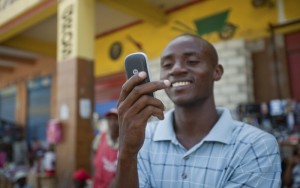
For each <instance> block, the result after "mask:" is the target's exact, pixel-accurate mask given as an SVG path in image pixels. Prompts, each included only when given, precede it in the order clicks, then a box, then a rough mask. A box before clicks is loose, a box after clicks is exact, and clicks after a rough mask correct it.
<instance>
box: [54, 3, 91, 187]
mask: <svg viewBox="0 0 300 188" xmlns="http://www.w3.org/2000/svg"><path fill="white" fill-rule="evenodd" d="M94 3H95V2H94V0H84V1H82V0H61V1H59V5H58V6H59V8H58V10H59V11H58V43H57V45H58V51H57V107H58V117H59V119H60V120H61V121H62V124H63V126H62V127H63V139H62V142H61V143H59V144H58V145H57V148H56V153H57V171H58V173H57V176H58V187H61V188H65V187H72V184H71V183H72V173H73V172H74V171H75V170H76V169H78V168H85V169H86V170H90V167H91V142H92V139H93V128H92V112H93V106H94V105H93V103H94V100H93V97H94V96H93V93H94V92H93V88H94V81H93V80H94V71H93V68H94V65H93V63H94V24H95V22H94V17H95V11H94V10H95V5H94Z"/></svg>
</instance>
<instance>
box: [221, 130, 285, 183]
mask: <svg viewBox="0 0 300 188" xmlns="http://www.w3.org/2000/svg"><path fill="white" fill-rule="evenodd" d="M223 187H226V188H229V187H230V188H235V187H256V188H280V187H281V160H280V154H279V148H278V144H277V141H276V139H275V138H274V137H273V136H271V135H269V134H262V135H261V136H259V137H257V138H256V139H255V140H254V141H253V142H252V143H251V145H250V147H249V150H248V151H247V152H246V154H245V156H244V157H243V159H242V160H241V163H240V164H239V165H238V166H237V167H236V169H234V170H233V173H232V175H231V176H230V178H229V180H228V181H227V182H226V185H224V186H223Z"/></svg>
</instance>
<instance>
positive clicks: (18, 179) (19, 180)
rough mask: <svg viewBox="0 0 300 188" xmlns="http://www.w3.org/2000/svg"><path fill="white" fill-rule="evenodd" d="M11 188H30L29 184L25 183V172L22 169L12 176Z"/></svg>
mask: <svg viewBox="0 0 300 188" xmlns="http://www.w3.org/2000/svg"><path fill="white" fill-rule="evenodd" d="M13 188H32V186H31V185H29V184H28V183H27V173H26V172H23V171H18V172H16V174H15V176H14V186H13Z"/></svg>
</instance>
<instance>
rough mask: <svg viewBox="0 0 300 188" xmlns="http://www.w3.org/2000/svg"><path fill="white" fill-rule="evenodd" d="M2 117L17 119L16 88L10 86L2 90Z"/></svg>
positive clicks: (0, 100) (10, 119)
mask: <svg viewBox="0 0 300 188" xmlns="http://www.w3.org/2000/svg"><path fill="white" fill-rule="evenodd" d="M0 119H3V120H6V121H10V122H15V121H16V88H15V87H10V88H7V89H4V90H2V91H1V92H0Z"/></svg>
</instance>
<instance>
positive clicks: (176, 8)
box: [96, 0, 206, 39]
mask: <svg viewBox="0 0 300 188" xmlns="http://www.w3.org/2000/svg"><path fill="white" fill-rule="evenodd" d="M203 1H206V0H194V1H191V2H187V3H185V4H182V5H179V6H176V7H173V8H171V9H169V10H166V11H165V13H166V14H170V13H172V12H175V11H178V10H180V9H183V8H186V7H188V6H191V5H194V4H197V3H200V2H203ZM140 23H143V21H142V20H138V21H135V22H132V23H129V24H127V25H124V26H121V27H118V28H116V29H112V30H110V31H107V32H104V33H101V34H98V35H96V39H97V38H100V37H103V36H106V35H109V34H112V33H115V32H117V31H121V30H123V29H126V28H129V27H131V26H134V25H137V24H140Z"/></svg>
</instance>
